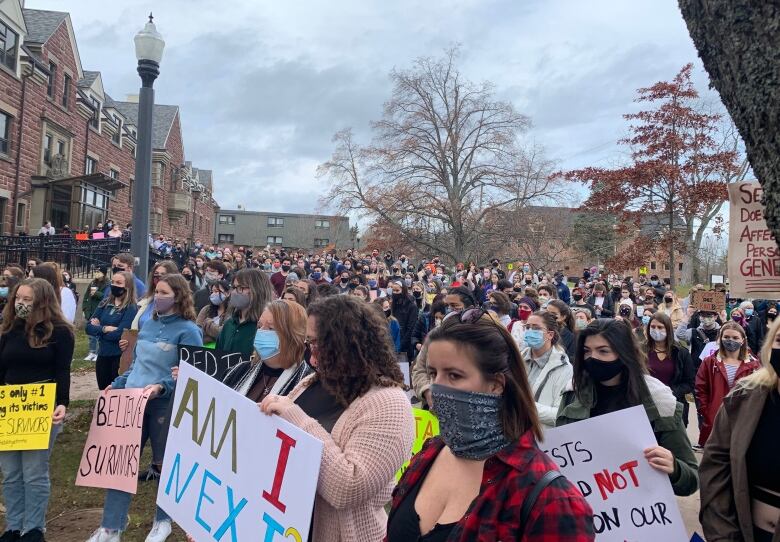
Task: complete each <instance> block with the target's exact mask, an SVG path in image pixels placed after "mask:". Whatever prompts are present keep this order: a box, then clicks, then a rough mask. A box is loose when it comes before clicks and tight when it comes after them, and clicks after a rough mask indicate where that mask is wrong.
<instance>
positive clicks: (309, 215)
mask: <svg viewBox="0 0 780 542" xmlns="http://www.w3.org/2000/svg"><path fill="white" fill-rule="evenodd" d="M219 212H220V214H234V215H235V214H239V215H257V216H261V215H262V216H265V215H268V216H279V217H284V218H287V217H289V218H337V219H344V220H349V217H348V216H342V215H324V214H316V213H276V212H274V211H247V210H244V209H223V208H220V209H219Z"/></svg>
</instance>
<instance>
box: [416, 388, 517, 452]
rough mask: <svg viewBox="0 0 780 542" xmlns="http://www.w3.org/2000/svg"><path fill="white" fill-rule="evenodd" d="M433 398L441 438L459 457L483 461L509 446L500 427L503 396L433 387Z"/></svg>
mask: <svg viewBox="0 0 780 542" xmlns="http://www.w3.org/2000/svg"><path fill="white" fill-rule="evenodd" d="M431 399H432V400H433V404H434V408H435V409H436V413H437V414H438V416H439V428H440V433H441V438H442V440H443V441H444V443H445V444H446V445H447V446H448V447H449V449H450V450H451V451H452V453H453V454H454V455H455V456H456V457H461V458H464V459H473V460H480V461H481V460H483V459H487V458H488V457H490V456H492V455H495V454H497V453H498V452H499V451H501V450H502V449H503V448H505V447H506V446H507V444H509V441H508V440H507V438H506V436H504V430H503V426H502V424H501V417H500V413H501V406H502V404H503V402H504V399H503V397H502V396H500V395H494V394H492V393H477V392H474V391H463V390H458V389H455V388H450V387H448V386H442V385H440V384H432V385H431ZM475 420H478V422H477V423H475Z"/></svg>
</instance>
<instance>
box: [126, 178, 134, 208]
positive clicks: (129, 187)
mask: <svg viewBox="0 0 780 542" xmlns="http://www.w3.org/2000/svg"><path fill="white" fill-rule="evenodd" d="M134 182H135V179H130V181H129V182H128V183H127V203H129V204H132V203H133V183H134Z"/></svg>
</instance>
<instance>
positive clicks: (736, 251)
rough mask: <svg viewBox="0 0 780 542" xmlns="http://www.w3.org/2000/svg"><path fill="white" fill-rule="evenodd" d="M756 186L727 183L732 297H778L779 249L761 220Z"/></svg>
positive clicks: (757, 185)
mask: <svg viewBox="0 0 780 542" xmlns="http://www.w3.org/2000/svg"><path fill="white" fill-rule="evenodd" d="M763 193H764V191H763V189H762V188H761V185H760V184H758V183H733V184H729V204H730V211H729V252H728V270H729V280H730V287H729V291H730V293H731V296H732V297H738V298H758V299H778V298H780V250H779V249H778V247H777V243H776V242H775V236H774V234H773V233H772V231H771V230H770V229H769V228H768V227H767V225H766V220H765V219H764V206H763V205H762V204H761V196H762V195H763Z"/></svg>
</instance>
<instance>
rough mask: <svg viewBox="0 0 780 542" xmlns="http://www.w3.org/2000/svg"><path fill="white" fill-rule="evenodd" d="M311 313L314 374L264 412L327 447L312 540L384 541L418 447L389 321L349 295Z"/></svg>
mask: <svg viewBox="0 0 780 542" xmlns="http://www.w3.org/2000/svg"><path fill="white" fill-rule="evenodd" d="M308 313H309V318H308V325H307V329H306V335H307V339H308V344H309V348H310V351H311V360H310V363H311V365H312V366H313V367H315V369H316V373H315V374H314V375H312V376H310V377H308V378H306V379H305V380H303V381H302V382H301V383H300V384H298V386H296V388H295V389H294V390H293V391H292V392H291V393H290V394H289V395H288V396H286V397H281V396H278V395H269V396H268V397H266V398H265V399H264V400H263V402H262V403H261V409H262V411H263V412H265V413H266V414H278V415H279V416H281V417H282V418H284V419H285V420H287V421H289V422H291V423H293V424H295V425H297V426H298V427H300V428H301V429H303V430H304V431H306V432H307V433H309V434H311V435H313V436H315V437H317V438H318V439H320V440H321V441H322V442H323V443H324V449H323V452H322V464H321V466H320V477H319V482H318V485H317V497H316V499H315V502H314V525H313V529H312V530H311V532H310V535H309V539H310V540H315V541H316V542H379V541H381V540H382V539H383V538H384V537H385V531H386V527H387V514H386V513H385V508H384V507H385V505H386V504H387V503H388V502H389V501H390V496H391V493H392V490H393V486H394V477H395V473H396V472H397V471H398V469H399V468H401V466H402V465H403V463H404V462H405V461H406V460H407V459H409V451H410V450H411V448H412V441H413V440H414V418H413V416H412V410H411V406H410V404H409V399H408V398H407V397H406V394H405V393H404V391H403V376H402V374H401V370H400V369H399V367H398V363H397V361H396V356H395V352H394V348H393V345H392V342H391V341H390V336H389V332H388V329H387V322H386V321H384V319H383V318H381V316H380V314H379V313H378V312H377V311H376V309H375V308H374V307H372V306H371V305H370V304H367V303H364V302H362V301H360V300H359V299H357V298H355V297H353V296H346V295H339V296H332V297H327V298H325V299H321V300H319V301H317V302H315V303H314V304H312V305H310V306H309V307H308Z"/></svg>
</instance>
